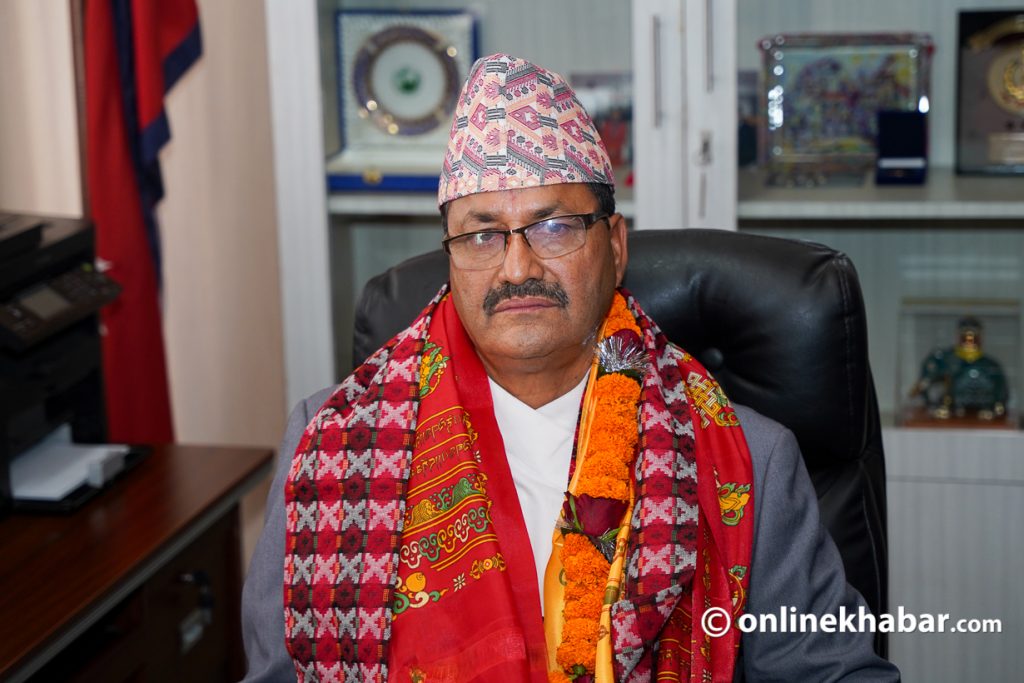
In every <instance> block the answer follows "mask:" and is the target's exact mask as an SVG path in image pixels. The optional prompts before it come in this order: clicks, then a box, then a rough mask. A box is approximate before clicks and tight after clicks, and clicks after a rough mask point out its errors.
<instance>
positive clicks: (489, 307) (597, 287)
mask: <svg viewBox="0 0 1024 683" xmlns="http://www.w3.org/2000/svg"><path fill="white" fill-rule="evenodd" d="M597 210H598V202H597V199H596V198H595V197H594V195H593V193H591V191H590V190H589V189H588V188H587V186H586V185H583V184H579V183H561V184H556V185H549V186H543V187H533V188H524V189H517V190H507V191H501V192H483V193H479V194H473V195H469V196H466V197H461V198H459V199H456V200H454V201H452V203H451V205H450V206H449V207H448V234H449V235H450V236H456V235H461V234H464V233H467V232H473V231H476V230H487V229H500V230H505V229H509V228H519V227H522V226H524V225H529V224H531V223H535V222H537V221H539V220H542V219H544V218H548V217H552V216H565V215H569V214H589V213H593V212H596V211H597ZM609 225H610V226H611V227H610V228H609ZM625 269H626V222H625V220H624V219H623V218H622V216H621V215H619V214H616V215H614V216H611V217H609V218H608V219H607V222H606V221H599V222H598V223H597V224H595V225H594V226H593V227H591V228H590V230H588V231H587V239H586V243H585V244H584V245H583V247H581V248H580V249H578V250H576V251H574V252H571V253H569V254H566V255H564V256H560V257H557V258H551V259H541V258H539V257H537V255H536V254H534V253H533V251H532V250H531V249H530V247H529V246H527V244H526V242H525V241H524V240H523V237H522V236H521V235H513V236H511V237H510V239H509V242H508V249H507V251H506V252H505V259H504V261H503V262H502V263H501V264H500V265H497V266H494V267H492V268H489V269H487V270H463V269H460V268H457V267H456V266H455V265H454V263H452V264H451V265H450V278H451V289H452V298H453V301H454V303H455V308H456V310H457V311H458V313H459V317H460V318H461V319H462V323H463V325H464V326H465V328H466V332H467V333H468V334H469V337H470V339H472V340H473V343H474V345H475V346H476V348H477V351H478V353H480V355H481V356H482V357H483V359H484V361H485V363H488V362H489V363H490V364H496V363H499V362H501V363H507V362H509V361H526V362H527V363H528V364H529V365H531V366H532V367H535V368H540V369H543V367H544V364H545V363H546V362H550V363H564V362H572V361H573V360H575V359H577V358H579V357H580V356H582V355H583V354H587V355H588V356H589V354H590V353H591V350H592V348H593V343H594V341H595V334H596V331H597V329H598V327H599V325H600V323H601V321H602V320H604V316H605V314H606V313H607V312H608V307H609V306H610V304H611V298H612V294H613V293H614V290H615V287H616V286H617V285H618V284H619V283H621V281H622V275H623V273H624V272H625ZM509 285H511V286H513V288H514V287H515V286H516V285H526V287H522V288H520V289H521V290H527V291H530V290H532V292H531V293H524V292H523V291H520V292H519V293H513V294H512V296H511V297H510V296H509V292H508V291H503V290H507V288H508V286H509ZM514 291H515V290H514V289H513V292H514ZM563 294H564V296H562V295H563Z"/></svg>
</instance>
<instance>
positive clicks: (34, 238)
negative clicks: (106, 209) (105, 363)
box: [0, 211, 120, 516]
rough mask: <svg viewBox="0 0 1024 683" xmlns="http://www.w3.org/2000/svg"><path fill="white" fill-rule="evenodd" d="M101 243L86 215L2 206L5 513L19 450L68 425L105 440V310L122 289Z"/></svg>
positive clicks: (75, 435) (82, 437) (1, 486)
mask: <svg viewBox="0 0 1024 683" xmlns="http://www.w3.org/2000/svg"><path fill="white" fill-rule="evenodd" d="M94 241H95V240H94V231H93V227H92V225H91V224H90V223H89V222H87V221H82V220H75V219H68V218H54V217H43V216H30V215H24V214H13V213H4V212H2V211H0V516H2V515H4V514H6V513H7V512H9V511H10V510H11V509H12V506H13V501H12V491H11V476H10V472H11V462H12V461H13V460H14V458H15V457H16V456H18V455H19V454H21V453H23V452H25V451H27V450H29V449H30V448H32V447H33V446H35V445H36V444H38V443H39V442H41V441H43V440H44V439H45V438H47V437H49V436H50V435H51V434H52V433H53V432H55V431H56V430H58V428H60V427H64V429H65V430H67V428H68V426H69V427H70V432H71V439H72V440H73V441H75V442H77V443H102V442H104V441H105V440H106V416H105V412H104V401H103V378H102V371H101V370H102V369H101V354H100V333H99V318H98V315H97V314H98V312H99V310H100V308H102V307H103V306H104V305H106V304H107V303H109V302H111V301H113V300H114V299H116V298H117V296H118V294H119V293H120V287H119V286H118V285H117V284H116V283H115V282H114V281H113V280H111V279H110V278H108V277H107V276H105V275H103V274H102V273H100V272H98V271H97V269H96V267H95V265H94V261H95V249H94Z"/></svg>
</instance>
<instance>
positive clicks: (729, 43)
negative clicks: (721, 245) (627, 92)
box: [633, 0, 737, 230]
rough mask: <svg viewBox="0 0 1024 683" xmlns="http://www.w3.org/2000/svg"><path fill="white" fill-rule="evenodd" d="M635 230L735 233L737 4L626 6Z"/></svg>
mask: <svg viewBox="0 0 1024 683" xmlns="http://www.w3.org/2000/svg"><path fill="white" fill-rule="evenodd" d="M633 88H634V95H633V98H634V102H633V128H634V145H635V149H636V154H635V160H634V172H635V178H636V193H635V197H636V218H635V219H634V226H635V227H636V228H639V229H654V228H723V229H727V230H735V229H736V178H737V171H736V169H737V162H736V154H737V152H736V130H737V116H736V0H635V1H634V2H633Z"/></svg>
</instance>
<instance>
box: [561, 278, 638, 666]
mask: <svg viewBox="0 0 1024 683" xmlns="http://www.w3.org/2000/svg"><path fill="white" fill-rule="evenodd" d="M622 330H629V331H630V332H632V333H633V334H635V335H637V338H639V336H640V328H639V327H638V326H637V324H636V320H635V318H634V317H633V314H632V312H630V310H629V307H628V305H627V304H626V300H625V299H624V298H623V297H622V296H621V295H620V294H616V295H615V297H614V299H613V301H612V306H611V310H610V311H609V313H608V316H607V318H606V319H605V324H604V329H603V333H602V340H603V339H607V338H608V337H611V336H612V335H615V334H616V333H619V332H621V331H622ZM629 336H630V335H628V334H627V338H628V337H629ZM598 370H599V371H601V370H604V368H598ZM591 377H592V378H593V377H594V375H593V374H592V375H591ZM592 391H593V397H592V398H591V400H590V402H589V407H590V415H589V420H588V424H589V433H588V434H587V435H586V437H587V438H586V439H585V443H586V445H585V448H583V449H582V452H581V453H578V454H577V463H576V466H577V472H576V475H575V476H574V478H573V480H574V482H575V487H574V490H571V491H570V492H569V493H568V494H567V496H568V497H569V498H570V500H571V501H572V502H573V504H574V505H578V504H579V496H583V495H587V496H590V497H592V498H605V499H612V500H616V501H622V502H630V501H631V500H632V495H633V494H632V481H631V474H630V466H631V465H632V463H633V457H634V454H635V451H636V442H637V405H638V404H639V401H640V394H641V388H640V384H639V382H638V381H637V380H636V379H634V378H633V377H630V376H629V375H627V374H625V373H623V372H608V373H607V374H600V373H598V376H597V379H596V382H595V383H594V386H593V389H592ZM580 443H581V446H582V444H583V443H584V441H583V440H581V442H580ZM573 509H575V508H573ZM567 521H569V522H570V526H571V522H572V520H567ZM619 523H620V520H615V522H614V524H619ZM579 531H580V530H579V529H570V530H567V531H566V532H565V536H564V539H563V544H562V549H561V561H562V566H563V568H564V571H565V589H564V600H563V610H562V617H563V620H564V623H563V625H562V639H561V642H560V644H559V645H558V651H557V654H556V661H557V662H558V665H559V666H560V667H562V671H561V672H552V673H551V674H549V681H557V682H558V683H562V682H564V681H566V680H569V681H571V680H575V679H576V678H578V677H580V676H581V675H584V674H588V675H592V674H593V673H594V669H595V663H596V657H597V641H598V632H599V626H600V619H601V611H602V607H603V606H604V601H605V589H606V587H607V583H608V580H609V572H610V570H611V563H610V562H609V561H608V559H606V558H605V556H604V555H603V554H602V553H601V551H599V550H598V548H597V546H596V545H595V543H596V539H592V538H590V537H588V536H587V535H586V534H584V533H579ZM617 531H618V529H617V528H614V527H613V528H609V529H606V530H604V533H605V534H613V535H614V532H617Z"/></svg>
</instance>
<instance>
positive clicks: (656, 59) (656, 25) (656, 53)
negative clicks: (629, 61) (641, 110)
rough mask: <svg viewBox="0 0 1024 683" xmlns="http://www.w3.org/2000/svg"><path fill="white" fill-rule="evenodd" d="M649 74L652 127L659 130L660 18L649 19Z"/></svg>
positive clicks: (660, 114) (660, 113) (656, 16)
mask: <svg viewBox="0 0 1024 683" xmlns="http://www.w3.org/2000/svg"><path fill="white" fill-rule="evenodd" d="M651 66H652V68H651V73H652V74H653V75H654V127H655V128H661V116H662V112H661V17H659V16H658V15H654V16H652V17H651Z"/></svg>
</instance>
